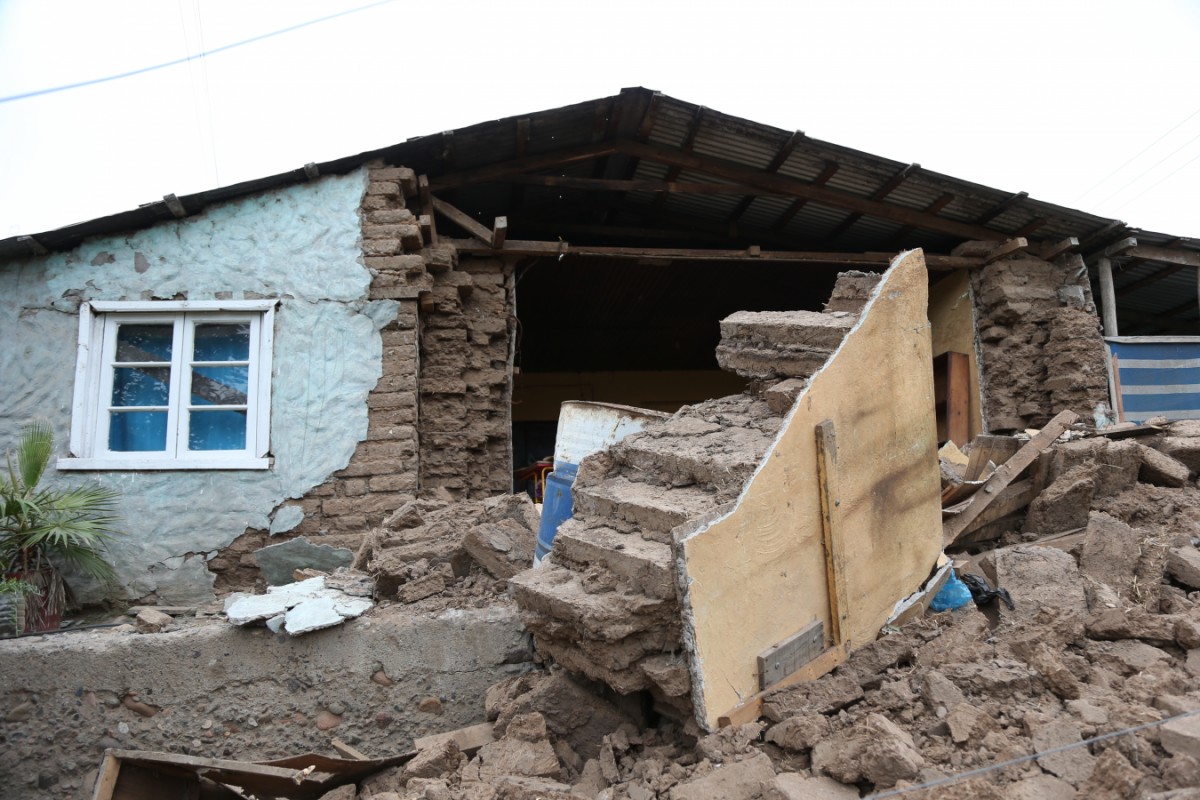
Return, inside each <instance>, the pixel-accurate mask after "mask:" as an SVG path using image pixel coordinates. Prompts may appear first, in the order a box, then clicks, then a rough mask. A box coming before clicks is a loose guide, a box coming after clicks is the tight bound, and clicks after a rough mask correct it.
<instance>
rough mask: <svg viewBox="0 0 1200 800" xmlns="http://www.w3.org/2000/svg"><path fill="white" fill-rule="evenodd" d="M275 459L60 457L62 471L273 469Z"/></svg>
mask: <svg viewBox="0 0 1200 800" xmlns="http://www.w3.org/2000/svg"><path fill="white" fill-rule="evenodd" d="M272 460H273V459H271V458H244V457H241V458H237V457H229V456H226V457H224V458H219V457H218V458H193V459H187V460H182V459H167V458H60V459H58V461H57V462H56V463H55V467H57V468H58V469H60V470H115V471H119V470H137V471H139V472H141V471H145V470H196V469H260V470H261V469H270V468H271V462H272Z"/></svg>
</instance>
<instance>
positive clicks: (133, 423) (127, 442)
mask: <svg viewBox="0 0 1200 800" xmlns="http://www.w3.org/2000/svg"><path fill="white" fill-rule="evenodd" d="M108 449H109V450H111V451H113V452H116V453H145V452H152V451H158V452H161V451H163V450H166V449H167V412H166V411H112V412H109V415H108Z"/></svg>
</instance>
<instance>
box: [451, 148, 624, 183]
mask: <svg viewBox="0 0 1200 800" xmlns="http://www.w3.org/2000/svg"><path fill="white" fill-rule="evenodd" d="M615 152H617V149H616V147H615V146H614V145H613V143H612V142H607V141H600V142H593V143H591V144H586V145H583V146H581V147H572V148H568V149H566V150H556V151H554V152H551V153H543V154H541V155H536V156H526V157H525V158H515V159H513V160H512V161H503V162H501V163H499V164H489V165H488V166H486V167H477V168H475V169H467V170H460V171H458V172H452V173H449V174H446V175H443V176H441V177H438V178H434V179H433V181H432V182H431V184H430V187H431V188H432V189H434V190H435V191H441V190H443V189H457V188H458V187H460V186H470V185H472V184H476V183H488V182H490V181H495V180H498V179H499V178H503V177H507V176H509V175H516V174H519V173H522V172H533V171H536V170H539V169H549V168H550V167H557V166H562V165H565V164H574V163H576V162H578V161H587V160H589V159H593V158H599V157H602V156H609V155H612V154H613V153H615Z"/></svg>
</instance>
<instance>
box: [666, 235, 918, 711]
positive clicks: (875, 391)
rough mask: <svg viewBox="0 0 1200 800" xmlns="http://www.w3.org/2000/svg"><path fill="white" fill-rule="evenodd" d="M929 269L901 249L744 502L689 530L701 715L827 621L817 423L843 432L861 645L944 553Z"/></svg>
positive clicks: (738, 697) (690, 634) (844, 514)
mask: <svg viewBox="0 0 1200 800" xmlns="http://www.w3.org/2000/svg"><path fill="white" fill-rule="evenodd" d="M926 304H927V276H926V272H925V263H924V259H923V257H922V255H921V253H920V252H919V251H914V252H910V253H907V254H905V255H903V256H901V257H898V258H897V259H896V261H895V262H893V266H892V267H891V269H890V270H889V271H888V272H887V273H886V275H885V276H884V278H883V280H882V281H881V283H880V285H879V286H878V287H877V289H876V292H875V294H874V296H873V299H872V300H871V301H870V303H869V304H868V306H867V307H866V309H865V311H864V315H863V318H862V320H861V321H860V323H859V325H858V326H857V327H856V328H855V329H854V330H853V331H851V332H850V334H849V335H848V336H847V337H846V340H845V341H844V342H843V343H842V346H841V348H840V349H839V350H838V352H837V353H836V354H835V356H834V357H833V358H832V359H831V361H830V362H829V363H828V364H826V366H825V367H824V368H823V369H822V370H821V371H820V372H818V373H817V374H816V375H814V376H813V377H812V379H811V380H810V382H809V385H808V387H807V388H806V389H805V391H804V393H803V394H802V395H801V396H800V398H799V400H798V402H797V404H796V406H795V408H794V409H793V411H792V413H791V416H790V417H789V419H788V420H787V422H786V424H785V426H784V429H783V431H782V432H781V433H780V435H779V438H778V439H777V441H776V442H775V444H774V445H773V447H772V449H771V451H770V452H769V453H768V454H767V456H766V458H765V459H764V462H763V464H762V466H761V467H760V468H759V470H758V472H757V473H756V474H755V476H754V477H753V478H752V480H751V482H750V484H749V485H748V487H747V489H746V490H745V492H744V493H743V495H742V497H740V498H739V501H738V503H737V505H736V506H735V508H734V510H733V511H731V512H730V513H728V514H726V515H725V516H722V517H718V518H717V519H715V520H712V521H707V522H705V523H704V524H702V525H699V526H697V528H696V529H695V530H693V531H691V532H690V533H689V532H684V531H680V535H679V540H678V541H679V545H678V548H677V551H678V552H679V554H680V558H679V564H678V565H677V567H678V568H679V569H681V570H682V571H683V573H684V574H682V575H680V576H679V581H680V584H681V585H682V586H684V587H685V589H686V592H685V596H684V624H685V626H686V628H687V633H686V636H685V641H686V642H688V646H689V649H690V650H691V653H690V654H691V656H692V664H693V688H694V698H695V701H696V709H697V718H698V721H699V722H701V724H703V725H704V726H705V727H707V728H715V727H716V725H717V721H718V718H719V717H720V716H721V715H722V714H725V713H726V712H727V711H729V710H730V709H733V708H734V707H736V706H738V705H740V704H742V703H743V702H746V701H748V700H749V699H750V698H751V697H752V696H753V695H755V694H756V692H757V691H758V678H759V676H758V664H757V656H758V654H759V653H761V652H763V651H764V650H765V649H767V648H768V647H770V646H771V645H773V644H774V643H776V642H779V641H782V640H783V639H785V638H786V637H788V636H790V635H792V634H793V633H795V632H796V631H798V630H800V629H801V628H803V627H804V626H805V625H808V624H809V623H811V622H813V621H820V622H821V623H823V624H824V625H825V629H826V630H830V629H831V628H830V623H831V620H830V616H829V608H830V604H829V586H828V580H827V577H826V574H827V573H826V561H825V548H824V542H823V534H822V526H821V508H820V492H819V487H818V476H817V453H816V448H817V445H816V437H815V436H814V430H815V428H816V426H817V425H818V424H819V423H821V422H822V421H823V420H826V419H828V420H831V421H832V422H833V424H834V426H835V429H836V435H837V447H836V453H835V461H834V463H833V465H832V466H833V469H832V473H833V474H832V475H831V476H830V479H831V487H830V491H831V492H832V495H833V498H834V504H833V508H832V510H831V513H832V514H833V515H834V522H835V524H834V526H833V530H834V531H836V532H837V535H838V536H839V537H840V538H841V546H842V548H843V550H844V552H845V554H846V561H847V564H846V570H845V575H846V586H845V594H844V596H845V597H846V599H847V605H848V613H847V618H846V625H845V627H844V629H843V630H841V631H840V633H841V636H842V640H843V641H844V642H845V643H847V644H848V645H849V647H850V648H851V649H853V648H854V647H858V646H861V645H863V644H866V643H867V642H870V641H872V640H873V639H874V638H875V635H876V634H877V633H878V631H879V629H880V627H881V626H882V625H883V623H884V621H885V620H886V619H887V617H888V615H889V614H890V613H891V612H892V609H893V607H894V606H895V604H896V601H897V600H900V599H901V598H904V597H907V596H908V595H910V594H911V593H913V592H914V591H916V590H917V589H918V588H919V587H920V585H921V583H922V582H923V581H924V580H925V579H926V578H927V577H929V573H930V570H931V568H932V567H933V565H934V563H935V562H936V560H937V557H938V554H939V553H940V552H941V504H940V488H941V487H940V476H939V472H938V457H937V441H936V438H937V433H936V422H935V418H934V400H933V365H932V356H931V354H930V344H929V323H928V321H927V319H926V316H925V315H926V307H927V306H926Z"/></svg>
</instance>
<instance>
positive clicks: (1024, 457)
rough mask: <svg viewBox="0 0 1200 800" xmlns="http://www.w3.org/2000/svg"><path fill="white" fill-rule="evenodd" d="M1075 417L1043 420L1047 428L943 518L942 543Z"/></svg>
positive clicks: (979, 511) (1066, 414)
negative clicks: (962, 507)
mask: <svg viewBox="0 0 1200 800" xmlns="http://www.w3.org/2000/svg"><path fill="white" fill-rule="evenodd" d="M1078 417H1079V415H1078V414H1076V413H1075V412H1074V411H1070V410H1067V411H1063V412H1060V413H1059V414H1058V415H1057V416H1055V417H1054V419H1052V420H1050V421H1049V422H1048V423H1046V427H1044V428H1042V429H1041V430H1040V431H1039V432H1038V433H1037V435H1036V436H1034V437H1033V438H1032V439H1030V440H1029V441H1028V442H1026V443H1025V446H1024V447H1022V448H1021V449H1020V450H1018V451H1017V452H1016V453H1015V454H1014V455H1013V456H1012V458H1010V459H1008V461H1006V462H1004V463H1003V464H1001V465H1000V466H999V467H997V468H996V471H995V472H994V473H992V476H991V477H990V478H988V479H987V481H985V482H984V484H983V488H982V489H980V490H979V491H978V492H976V494H975V496H974V497H973V498H971V504H970V505H969V506H968V507H967V508H966V509H965V510H964V511H963V512H962V513H961V514H959V515H958V516H956V517H954V518H953V519H949V520H946V522H945V523H944V524H943V525H942V542H943V544H944V545H946V546H949V545H952V544H954V542H955V541H957V539H958V537H959V535H961V534H962V532H963V531H964V530H966V528H967V526H968V525H970V524H971V523H972V522H974V521H975V519H976V518H977V517H979V515H980V514H982V513H983V512H984V511H985V510H986V509H987V507H988V506H989V505H991V504H992V502H994V501H995V500H996V498H997V497H998V496H999V495H1000V493H1001V492H1002V491H1003V490H1004V488H1005V487H1007V486H1008V485H1009V484H1010V483H1012V482H1013V481H1014V480H1015V479H1016V477H1017V476H1018V475H1020V474H1021V472H1022V471H1023V470H1024V469H1025V468H1026V467H1028V466H1029V465H1030V464H1032V463H1033V460H1034V459H1035V458H1037V456H1038V453H1040V452H1041V451H1042V450H1043V449H1045V448H1047V447H1049V446H1050V445H1051V444H1052V443H1053V442H1054V440H1055V439H1057V438H1058V437H1059V436H1060V435H1061V434H1062V432H1063V431H1065V430H1066V429H1067V426H1068V425H1070V424H1071V423H1072V422H1074V421H1075V420H1076V419H1078Z"/></svg>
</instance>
